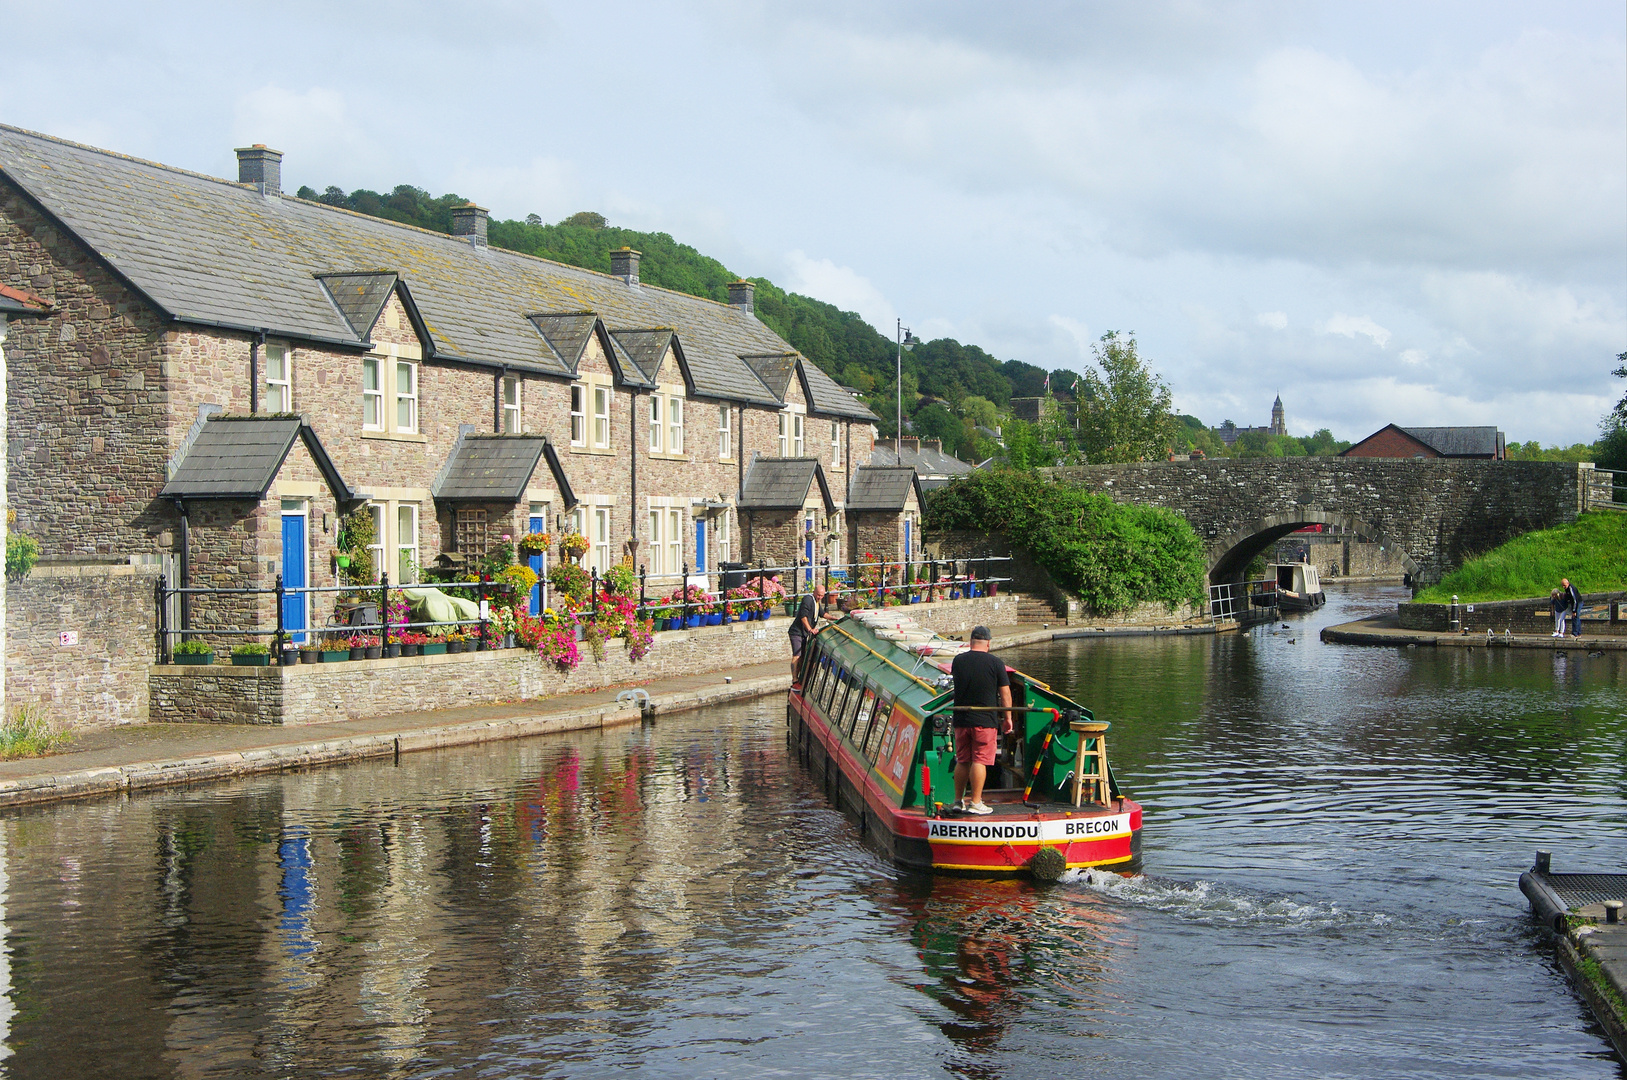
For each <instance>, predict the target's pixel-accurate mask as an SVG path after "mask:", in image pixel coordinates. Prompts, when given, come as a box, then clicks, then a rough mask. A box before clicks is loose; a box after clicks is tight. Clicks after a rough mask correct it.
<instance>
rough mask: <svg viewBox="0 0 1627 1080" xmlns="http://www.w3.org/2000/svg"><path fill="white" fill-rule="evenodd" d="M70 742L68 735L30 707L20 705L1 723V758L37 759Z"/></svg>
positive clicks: (38, 711) (8, 759) (33, 707)
mask: <svg viewBox="0 0 1627 1080" xmlns="http://www.w3.org/2000/svg"><path fill="white" fill-rule="evenodd" d="M71 742H73V736H72V735H70V734H68V733H67V732H66V731H64V730H63V729H62V728H60V727H58V726H57V724H56V723H54V722H53V721H51V720H48V719H46V717H45V715H44V714H43V713H41V712H40V710H39V709H38V708H37V707H35V706H33V705H23V706H20V707H18V708H17V709H15V710H13V711H12V714H11V715H10V716H8V717H6V720H5V723H3V724H0V758H4V759H5V760H7V761H11V760H14V759H16V758H25V757H40V756H41V755H43V754H49V753H51V752H52V751H53V750H60V749H61V748H62V747H64V746H66V745H68V744H69V743H71Z"/></svg>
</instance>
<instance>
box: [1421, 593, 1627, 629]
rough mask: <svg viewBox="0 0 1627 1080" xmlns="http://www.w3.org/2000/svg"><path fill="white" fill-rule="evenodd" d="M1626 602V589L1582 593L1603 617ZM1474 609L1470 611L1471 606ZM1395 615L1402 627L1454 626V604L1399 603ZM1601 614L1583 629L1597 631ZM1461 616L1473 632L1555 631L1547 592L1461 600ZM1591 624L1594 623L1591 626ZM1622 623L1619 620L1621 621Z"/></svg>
mask: <svg viewBox="0 0 1627 1080" xmlns="http://www.w3.org/2000/svg"><path fill="white" fill-rule="evenodd" d="M1623 602H1627V592H1605V593H1583V594H1582V603H1583V607H1584V608H1596V609H1602V612H1603V617H1604V618H1605V619H1608V618H1609V614H1608V613H1609V611H1610V609H1611V608H1612V606H1613V605H1620V604H1622V603H1623ZM1470 607H1473V608H1474V610H1473V611H1470V610H1469V608H1470ZM1396 618H1397V621H1398V622H1399V623H1400V625H1401V628H1402V629H1403V630H1426V631H1432V632H1434V633H1438V634H1444V633H1447V632H1448V631H1450V630H1451V628H1452V605H1451V604H1416V603H1413V604H1397V605H1396ZM1599 618H1600V615H1599V613H1597V612H1596V613H1595V614H1594V615H1593V616H1592V617H1584V618H1583V620H1582V633H1583V634H1587V633H1589V632H1590V630H1591V632H1594V633H1598V632H1599V629H1598V628H1597V627H1598V622H1599ZM1458 620H1459V627H1460V629H1464V630H1467V631H1469V633H1471V634H1485V632H1486V631H1487V630H1490V631H1491V632H1492V633H1494V634H1501V633H1502V632H1503V631H1504V630H1511V631H1512V632H1514V633H1516V634H1552V633H1553V632H1554V617H1553V609H1552V608H1551V607H1550V606H1549V603H1548V598H1547V597H1546V596H1544V597H1540V598H1532V599H1529V600H1494V601H1490V602H1486V603H1476V604H1472V605H1471V604H1459V605H1458ZM1590 624H1591V626H1590ZM1618 625H1619V623H1618Z"/></svg>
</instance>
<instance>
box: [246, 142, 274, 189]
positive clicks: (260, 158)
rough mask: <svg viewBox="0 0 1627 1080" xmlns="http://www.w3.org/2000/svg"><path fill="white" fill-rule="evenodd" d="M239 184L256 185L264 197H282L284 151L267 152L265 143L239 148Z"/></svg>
mask: <svg viewBox="0 0 1627 1080" xmlns="http://www.w3.org/2000/svg"><path fill="white" fill-rule="evenodd" d="M237 182H238V183H239V184H254V185H255V186H257V187H258V188H259V189H260V194H262V195H281V194H282V151H281V150H267V149H266V145H265V143H255V144H254V145H253V146H242V147H239V148H238V150H237Z"/></svg>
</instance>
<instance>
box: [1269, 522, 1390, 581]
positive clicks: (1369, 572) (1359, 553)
mask: <svg viewBox="0 0 1627 1080" xmlns="http://www.w3.org/2000/svg"><path fill="white" fill-rule="evenodd" d="M1271 560H1272V561H1275V562H1301V561H1303V562H1308V563H1310V564H1311V565H1313V566H1315V567H1316V568H1317V569H1318V570H1319V571H1320V572H1321V574H1322V580H1323V582H1324V583H1325V582H1329V581H1400V580H1401V579H1402V576H1403V575H1404V574H1406V572H1407V571H1406V566H1405V564H1404V563H1403V562H1402V561H1401V553H1400V552H1399V551H1398V550H1396V549H1395V548H1393V547H1385V546H1384V545H1383V544H1372V543H1368V542H1366V541H1363V540H1350V539H1343V540H1329V539H1326V538H1321V539H1318V538H1317V536H1316V534H1305V535H1302V536H1289V537H1287V538H1285V539H1282V540H1279V541H1277V546H1276V549H1275V551H1274V552H1272V553H1271Z"/></svg>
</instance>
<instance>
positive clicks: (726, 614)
mask: <svg viewBox="0 0 1627 1080" xmlns="http://www.w3.org/2000/svg"><path fill="white" fill-rule="evenodd" d="M723 622H724V624H725V625H727V624H729V623H732V622H734V616H733V615H732V614H730V613H729V612H727V611H725V612H724V613H723Z"/></svg>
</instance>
